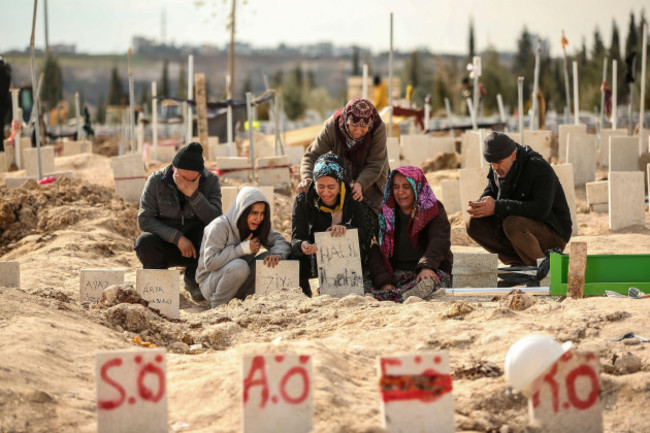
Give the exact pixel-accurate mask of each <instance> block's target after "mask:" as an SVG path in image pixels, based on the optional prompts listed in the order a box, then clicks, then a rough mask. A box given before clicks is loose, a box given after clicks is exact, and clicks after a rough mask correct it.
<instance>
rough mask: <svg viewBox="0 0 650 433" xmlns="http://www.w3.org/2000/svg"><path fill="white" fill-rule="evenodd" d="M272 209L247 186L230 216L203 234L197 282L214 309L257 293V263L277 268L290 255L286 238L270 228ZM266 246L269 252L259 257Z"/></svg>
mask: <svg viewBox="0 0 650 433" xmlns="http://www.w3.org/2000/svg"><path fill="white" fill-rule="evenodd" d="M270 213H271V212H270V205H269V202H268V201H267V200H266V198H265V197H264V194H262V192H261V191H260V190H258V189H256V188H253V187H250V186H245V187H243V188H242V189H241V190H240V191H239V194H237V197H236V198H235V203H234V204H233V205H232V207H231V208H230V210H229V211H228V213H226V214H225V215H222V216H220V217H218V218H216V219H214V220H213V221H212V222H211V223H210V224H208V225H207V226H206V228H205V230H204V232H203V241H202V242H201V254H200V255H199V266H198V268H197V272H196V281H197V283H199V287H200V288H201V294H203V297H204V298H205V299H208V300H209V301H210V304H211V305H212V307H213V308H214V307H216V306H218V305H221V304H226V303H228V302H229V301H230V300H231V299H232V298H235V297H236V298H239V299H245V298H246V296H248V295H251V294H253V293H255V262H256V261H257V260H262V259H263V260H264V264H265V265H266V266H269V267H274V266H275V265H276V264H277V263H278V262H279V261H280V260H284V259H286V258H287V257H288V256H289V253H290V252H291V246H290V245H289V242H287V241H286V240H285V239H284V237H282V235H281V234H280V233H278V232H276V231H275V230H273V228H271V218H270ZM262 246H264V247H265V248H266V250H267V252H265V253H263V254H260V255H258V254H257V253H258V252H259V250H260V248H261V247H262Z"/></svg>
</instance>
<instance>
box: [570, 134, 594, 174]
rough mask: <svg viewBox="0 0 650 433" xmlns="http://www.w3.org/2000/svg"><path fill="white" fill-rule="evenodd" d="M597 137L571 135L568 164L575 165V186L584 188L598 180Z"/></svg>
mask: <svg viewBox="0 0 650 433" xmlns="http://www.w3.org/2000/svg"><path fill="white" fill-rule="evenodd" d="M597 145H598V143H597V140H596V136H595V135H583V134H577V135H576V134H569V140H568V142H567V162H568V163H569V164H572V165H573V176H574V178H573V179H574V182H575V186H582V185H584V184H586V183H587V182H593V181H594V180H596V146H597Z"/></svg>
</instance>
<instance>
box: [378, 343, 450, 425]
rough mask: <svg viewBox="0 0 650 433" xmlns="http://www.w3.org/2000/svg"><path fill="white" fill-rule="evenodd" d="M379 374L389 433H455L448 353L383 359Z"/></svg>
mask: <svg viewBox="0 0 650 433" xmlns="http://www.w3.org/2000/svg"><path fill="white" fill-rule="evenodd" d="M378 370H379V375H380V379H379V392H380V395H381V400H382V404H381V409H382V410H381V412H382V420H383V426H384V428H385V429H386V431H389V432H394V433H428V432H436V433H453V432H455V431H456V424H455V422H454V397H453V394H452V390H453V389H452V376H451V370H450V368H449V352H447V351H440V352H421V353H416V354H413V355H404V356H394V357H381V358H379V366H378Z"/></svg>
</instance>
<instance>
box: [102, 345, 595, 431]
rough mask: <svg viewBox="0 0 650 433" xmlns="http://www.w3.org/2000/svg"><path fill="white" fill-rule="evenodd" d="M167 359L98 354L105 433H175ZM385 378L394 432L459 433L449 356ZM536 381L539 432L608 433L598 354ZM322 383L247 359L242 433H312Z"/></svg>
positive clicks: (281, 361) (547, 371) (411, 359)
mask: <svg viewBox="0 0 650 433" xmlns="http://www.w3.org/2000/svg"><path fill="white" fill-rule="evenodd" d="M166 358H167V357H166V352H165V350H164V349H149V350H143V349H140V350H129V351H108V352H98V353H96V354H95V384H96V395H97V431H98V432H99V433H127V432H133V431H138V432H141V433H150V432H151V433H154V432H155V433H157V432H161V431H167V428H168V427H167V425H168V402H167V388H168V385H167V359H166ZM540 367H541V365H540ZM377 372H378V376H379V381H378V382H379V383H378V385H379V386H378V397H379V399H380V401H381V403H380V404H381V419H382V423H383V427H384V428H385V429H386V431H390V432H396V433H426V432H432V431H435V432H440V433H452V432H454V431H456V425H455V420H454V417H455V412H454V398H453V376H452V373H451V369H450V367H449V352H448V351H437V352H418V353H414V354H409V355H401V356H382V357H379V358H378V360H377ZM522 374H523V373H522ZM530 379H531V380H532V383H530V384H528V385H527V387H526V389H525V390H523V392H524V394H525V395H526V396H527V397H528V412H529V416H530V423H531V425H534V426H536V427H537V428H539V429H540V430H539V431H548V432H551V431H553V432H560V431H562V432H565V431H581V432H587V433H602V431H603V416H602V411H603V403H602V400H601V397H600V388H601V383H600V365H599V362H598V358H597V357H596V356H595V354H594V353H592V352H578V351H575V350H570V351H567V352H565V353H564V354H562V356H560V358H559V359H557V360H556V361H554V362H552V363H551V365H549V366H547V367H546V368H542V369H541V370H539V371H537V372H536V374H535V375H534V376H532V377H531V378H530ZM315 383H316V382H315V380H314V377H313V365H312V356H311V355H306V354H296V353H275V354H252V355H244V356H243V359H242V376H241V395H242V431H243V432H244V433H249V432H250V433H253V432H254V433H267V432H268V433H275V432H279V431H284V432H292V433H307V432H310V431H312V429H313V417H314V398H313V396H314V393H315V391H314V388H315ZM536 431H537V430H536Z"/></svg>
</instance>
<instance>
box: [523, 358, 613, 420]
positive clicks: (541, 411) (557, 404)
mask: <svg viewBox="0 0 650 433" xmlns="http://www.w3.org/2000/svg"><path fill="white" fill-rule="evenodd" d="M530 386H531V395H532V398H530V399H529V400H528V413H529V415H530V419H531V422H532V423H533V424H534V425H535V426H539V427H540V428H541V429H542V430H541V431H544V432H578V431H579V432H581V433H602V431H603V405H602V402H601V400H600V396H599V392H600V379H599V364H598V358H597V357H596V355H594V354H593V353H591V352H587V353H581V352H574V351H568V352H566V353H565V354H564V355H562V357H560V359H559V360H558V361H556V362H555V363H554V364H553V365H552V366H551V367H549V369H547V370H546V371H545V372H544V373H543V374H542V375H541V376H540V377H538V378H537V379H535V381H534V382H533V383H532V384H531V385H530Z"/></svg>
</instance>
